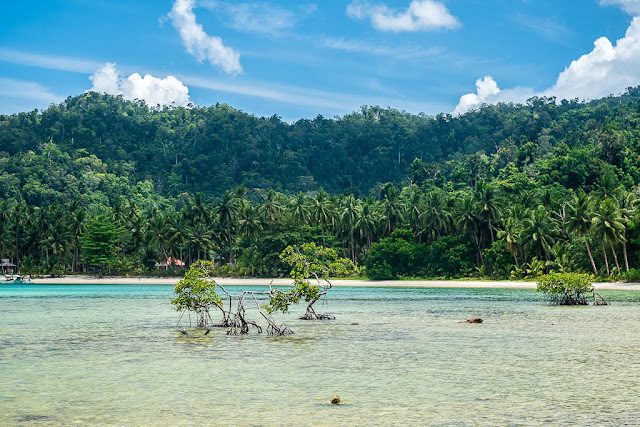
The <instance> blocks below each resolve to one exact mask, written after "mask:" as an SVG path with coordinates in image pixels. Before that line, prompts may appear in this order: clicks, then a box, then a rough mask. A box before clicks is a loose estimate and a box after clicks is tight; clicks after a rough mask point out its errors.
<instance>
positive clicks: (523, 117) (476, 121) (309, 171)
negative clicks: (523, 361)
mask: <svg viewBox="0 0 640 427" xmlns="http://www.w3.org/2000/svg"><path fill="white" fill-rule="evenodd" d="M639 122H640V87H639V88H634V89H629V90H628V91H627V92H626V93H625V94H624V95H622V96H616V97H613V96H612V97H608V98H604V99H601V100H597V101H592V102H588V103H582V102H578V101H571V102H567V101H563V102H562V103H560V104H556V103H555V99H547V98H533V99H531V100H529V101H528V103H527V104H526V105H513V104H499V105H495V106H485V107H483V108H482V109H480V110H479V111H475V112H471V113H468V114H465V115H463V116H461V117H452V116H450V115H446V114H439V115H437V116H427V115H412V114H408V113H405V112H401V111H397V110H394V109H382V108H379V107H363V108H362V109H361V110H360V111H358V112H355V113H352V114H348V115H345V116H343V117H338V118H334V119H327V118H324V117H322V116H318V117H316V118H315V119H313V120H306V119H304V120H298V121H297V122H295V123H293V124H288V123H285V122H283V121H282V120H281V119H280V118H279V117H278V116H275V115H274V116H272V117H269V118H258V117H255V116H252V115H249V114H246V113H243V112H241V111H238V110H235V109H233V108H231V107H229V106H227V105H225V104H219V105H216V106H212V107H194V108H190V109H185V108H165V109H149V108H147V106H146V105H145V104H144V103H142V102H129V101H125V100H123V99H121V98H119V97H113V96H108V95H100V94H97V93H87V94H83V95H80V96H77V97H70V98H68V99H67V100H66V101H64V102H63V103H61V104H60V105H52V106H50V107H49V108H48V109H46V110H44V111H32V112H27V113H19V114H13V115H8V116H7V115H2V116H0V197H1V198H2V199H4V200H7V199H16V200H19V199H23V200H25V201H26V202H27V203H28V204H31V205H44V204H48V203H50V202H54V201H55V202H59V203H60V202H64V201H67V200H69V198H73V197H76V198H77V199H78V200H79V201H80V202H82V201H83V200H84V201H86V202H88V203H95V202H97V203H102V202H104V203H105V204H107V203H110V202H111V203H113V201H114V200H113V199H114V198H116V197H119V196H120V195H127V194H129V193H135V194H146V195H152V194H153V195H159V196H171V197H172V196H177V195H179V194H182V193H191V194H193V193H196V192H203V193H204V194H212V195H218V194H220V193H221V192H222V191H223V190H225V189H229V188H233V187H236V186H245V187H247V188H249V189H254V188H261V189H273V190H277V191H282V192H290V193H293V192H297V191H312V190H316V189H318V188H320V187H323V188H324V189H325V190H327V191H328V192H329V193H334V194H347V193H353V194H355V195H356V196H364V195H370V194H371V195H376V190H377V189H379V188H380V186H381V184H383V183H387V182H392V183H394V184H408V183H409V181H410V180H411V181H413V182H414V183H417V184H420V185H423V186H427V187H428V186H430V185H437V186H439V187H443V188H445V189H449V190H456V189H463V188H467V187H469V186H472V187H473V186H474V185H475V183H476V182H477V181H478V180H486V181H496V182H497V183H498V184H499V185H501V186H502V187H504V189H505V190H507V191H509V189H515V188H519V189H522V188H527V187H528V188H532V187H533V186H537V185H546V184H553V183H558V184H560V185H562V186H565V187H569V188H577V187H585V189H587V190H590V189H592V188H593V186H594V185H595V183H596V182H597V181H598V178H599V177H600V176H601V175H603V173H604V172H606V169H607V168H610V169H612V170H613V171H614V172H615V174H616V175H617V177H618V179H619V181H620V182H621V183H623V184H625V185H626V186H631V185H633V184H637V183H638V182H639V181H640V169H639V166H640V157H639V155H638V153H640V147H638V144H639V142H640V130H639V128H638V123H639ZM416 159H419V160H416ZM63 193H64V194H63ZM65 194H66V195H65ZM149 197H151V196H149ZM87 198H88V199H89V200H85V199H87ZM91 198H93V200H91Z"/></svg>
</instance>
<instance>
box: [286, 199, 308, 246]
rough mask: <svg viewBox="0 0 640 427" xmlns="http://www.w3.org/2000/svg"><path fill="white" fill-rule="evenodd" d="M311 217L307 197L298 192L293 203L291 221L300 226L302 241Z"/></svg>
mask: <svg viewBox="0 0 640 427" xmlns="http://www.w3.org/2000/svg"><path fill="white" fill-rule="evenodd" d="M310 217H311V215H310V212H309V204H308V202H307V196H305V195H304V193H302V192H298V194H296V196H295V197H294V198H293V200H292V203H291V219H292V220H293V223H294V224H297V225H299V226H300V241H301V242H302V240H303V238H304V226H305V224H307V223H308V222H309V218H310Z"/></svg>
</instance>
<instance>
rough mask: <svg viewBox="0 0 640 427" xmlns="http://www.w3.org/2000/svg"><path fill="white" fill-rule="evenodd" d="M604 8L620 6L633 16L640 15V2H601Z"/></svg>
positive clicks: (623, 0) (620, 0)
mask: <svg viewBox="0 0 640 427" xmlns="http://www.w3.org/2000/svg"><path fill="white" fill-rule="evenodd" d="M600 5H602V6H620V7H621V8H622V9H623V10H625V11H626V12H627V13H629V14H631V15H640V0H600Z"/></svg>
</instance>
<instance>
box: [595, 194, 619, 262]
mask: <svg viewBox="0 0 640 427" xmlns="http://www.w3.org/2000/svg"><path fill="white" fill-rule="evenodd" d="M593 228H594V232H595V235H596V236H598V238H599V239H600V241H601V243H602V252H603V254H604V262H605V265H606V267H607V275H609V274H611V272H610V271H609V260H608V259H607V249H606V245H607V243H608V244H609V246H610V247H611V251H612V252H613V258H614V260H615V262H616V267H617V268H618V270H620V263H619V262H618V255H617V254H616V250H615V248H614V244H617V243H618V242H622V241H623V240H624V231H625V229H626V227H625V226H624V219H623V218H622V216H621V215H620V210H619V209H618V206H617V203H616V202H615V200H613V199H612V198H608V199H606V200H605V201H604V202H603V203H601V204H600V206H599V208H598V209H596V211H595V212H593Z"/></svg>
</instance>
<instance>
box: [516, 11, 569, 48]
mask: <svg viewBox="0 0 640 427" xmlns="http://www.w3.org/2000/svg"><path fill="white" fill-rule="evenodd" d="M513 20H514V22H515V23H516V24H518V25H520V26H522V27H525V28H528V29H529V30H531V31H533V32H535V33H537V34H538V35H540V36H542V37H544V38H545V39H547V40H549V41H552V42H555V43H560V44H563V43H565V42H566V41H567V38H569V37H571V36H572V35H573V32H572V31H571V30H570V29H568V28H567V27H566V26H564V25H563V24H561V23H559V22H558V21H557V20H556V19H555V18H552V17H543V18H541V17H538V16H525V15H522V14H520V13H518V14H516V15H515V16H514V18H513Z"/></svg>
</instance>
